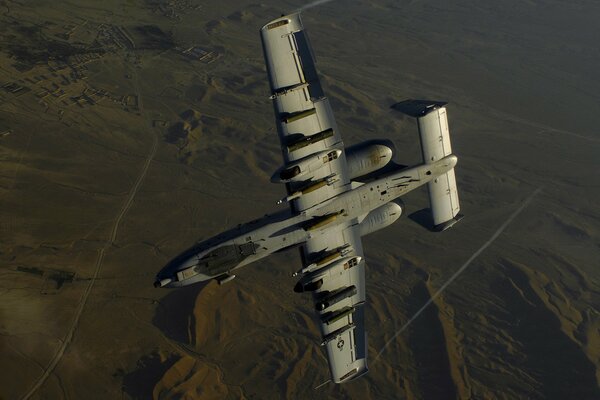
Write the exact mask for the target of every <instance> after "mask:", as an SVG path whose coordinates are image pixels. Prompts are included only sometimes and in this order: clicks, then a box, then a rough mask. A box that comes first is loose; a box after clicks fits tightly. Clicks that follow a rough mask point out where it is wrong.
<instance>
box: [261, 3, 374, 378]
mask: <svg viewBox="0 0 600 400" xmlns="http://www.w3.org/2000/svg"><path fill="white" fill-rule="evenodd" d="M261 38H262V42H263V48H264V54H265V61H266V65H267V72H268V75H269V82H270V86H271V92H272V96H271V99H272V100H273V105H274V108H275V118H276V122H277V132H278V134H279V140H280V143H281V151H282V153H283V159H284V166H283V167H282V168H280V169H279V170H278V171H277V172H276V174H275V175H274V176H273V178H272V180H273V181H280V182H286V183H287V185H286V186H287V190H288V196H287V197H286V200H287V201H289V202H290V206H291V209H292V211H294V212H296V213H300V212H305V213H307V215H308V216H310V217H312V218H311V219H309V221H307V224H306V226H305V230H307V231H308V232H309V234H310V237H309V239H308V240H307V241H306V242H305V243H304V244H303V245H302V259H303V271H302V272H303V276H302V278H301V279H300V281H299V282H298V284H297V285H296V287H295V288H294V290H295V291H311V292H313V295H314V300H315V307H316V309H317V310H316V311H317V312H318V314H319V320H320V328H321V333H322V335H323V339H322V343H321V344H322V345H323V346H324V347H325V348H326V350H327V356H328V359H329V368H330V371H331V379H332V380H333V381H334V382H335V383H341V382H346V381H348V380H351V379H354V378H357V377H359V376H361V375H362V374H364V373H366V372H367V370H368V369H367V340H366V333H365V327H364V307H363V305H364V302H365V296H366V294H365V262H364V260H362V256H363V251H362V244H361V239H360V232H359V228H358V221H357V220H352V221H350V222H343V223H338V224H331V225H329V224H330V223H331V222H332V221H333V220H335V218H336V217H337V216H338V215H340V214H343V212H344V210H339V212H338V213H334V214H329V215H311V212H312V210H314V207H315V206H316V205H318V204H320V203H322V202H325V201H327V200H329V199H331V198H333V197H334V196H337V195H339V194H340V193H343V192H344V191H347V190H349V189H350V188H351V187H352V184H351V183H350V179H349V175H348V171H347V164H346V159H345V152H344V144H343V142H342V139H341V135H340V133H339V132H338V129H337V126H336V124H335V119H334V117H333V112H332V110H331V106H330V105H329V100H328V99H327V98H326V97H325V96H324V94H323V90H322V88H321V84H320V82H319V79H318V76H317V72H316V68H315V65H314V58H313V56H312V52H311V50H310V45H309V42H308V37H307V36H306V32H305V31H304V29H303V26H302V22H301V20H300V15H299V14H292V15H288V16H284V17H281V18H278V19H275V20H273V21H271V22H270V23H268V24H267V25H265V26H264V27H263V28H262V29H261ZM311 160H312V161H311ZM311 163H316V164H311ZM311 165H317V167H316V168H315V169H314V171H313V170H311ZM305 171H308V172H305ZM296 176H298V178H299V179H294V178H295V177H296ZM325 275H326V276H325Z"/></svg>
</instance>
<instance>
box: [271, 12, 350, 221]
mask: <svg viewBox="0 0 600 400" xmlns="http://www.w3.org/2000/svg"><path fill="white" fill-rule="evenodd" d="M261 38H262V42H263V49H264V54H265V61H266V65H267V72H268V75H269V83H270V86H271V99H272V100H273V106H274V108H275V119H276V124H277V132H278V134H279V140H280V143H281V151H282V153H283V160H284V164H285V165H290V164H293V163H294V162H297V161H298V160H302V159H305V158H306V157H308V156H310V155H314V154H318V153H323V154H325V156H327V153H328V152H329V154H328V155H329V160H328V162H327V163H326V165H324V166H323V167H322V168H319V169H317V170H316V171H315V172H314V173H313V174H311V175H310V176H307V177H306V178H307V179H308V178H310V179H309V180H304V179H303V182H291V183H288V184H287V189H288V200H289V201H290V205H291V207H292V210H294V211H303V210H306V209H308V208H310V207H312V206H314V205H316V204H318V203H320V202H322V201H325V200H327V199H330V198H332V197H333V196H335V195H337V194H339V193H341V192H343V191H346V190H348V189H349V179H348V172H347V166H346V159H345V154H344V151H343V150H344V144H343V142H342V138H341V136H340V133H339V131H338V129H337V125H336V123H335V119H334V117H333V112H332V110H331V106H330V105H329V100H328V99H327V98H326V97H325V96H324V94H323V89H322V88H321V83H320V82H319V78H318V76H317V71H316V68H315V63H314V58H313V55H312V51H311V48H310V44H309V41H308V37H307V35H306V32H305V31H304V28H303V26H302V21H301V20H300V15H299V14H292V15H288V16H285V17H281V18H278V19H275V20H273V21H271V22H270V23H268V24H267V25H265V26H264V27H263V28H262V29H261ZM336 150H339V151H341V153H339V154H338V153H335V155H333V152H334V151H336ZM317 189H318V190H317Z"/></svg>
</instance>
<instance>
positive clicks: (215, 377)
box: [0, 0, 600, 400]
mask: <svg viewBox="0 0 600 400" xmlns="http://www.w3.org/2000/svg"><path fill="white" fill-rule="evenodd" d="M304 4H305V3H303V2H301V1H283V2H277V1H271V0H265V1H263V2H254V1H228V0H224V1H220V2H209V1H201V0H169V1H167V0H146V1H144V0H132V1H127V2H122V1H115V0H109V1H104V2H92V1H72V0H68V1H47V0H43V1H37V0H36V1H27V2H26V1H7V0H0V26H1V27H2V29H0V371H2V372H1V373H0V399H152V398H154V399H279V398H281V399H424V400H428V399H598V398H600V389H599V384H600V315H599V312H600V204H599V203H598V200H597V199H598V198H600V175H599V173H598V171H599V169H600V132H599V131H598V126H600V78H599V75H598V65H600V51H599V49H598V44H597V43H598V38H599V37H600V25H599V24H598V21H599V20H600V4H598V3H597V2H595V1H591V0H576V1H566V0H564V1H563V0H549V1H543V2H542V1H537V0H531V1H517V0H507V1H504V2H481V1H472V0H470V1H467V0H458V1H454V2H445V1H442V0H427V1H416V0H407V1H397V0H365V1H351V0H338V1H333V2H329V3H326V4H322V5H320V6H319V7H314V8H310V9H307V10H305V11H304V12H303V21H304V25H305V27H306V29H307V31H308V32H309V35H310V39H311V43H312V47H313V51H314V53H315V56H316V60H317V68H318V70H319V73H320V76H321V82H322V84H323V87H324V90H325V93H326V95H327V96H328V97H329V98H330V100H331V103H332V107H333V109H334V112H335V115H336V120H337V123H338V125H339V128H340V130H341V131H342V135H343V137H344V141H345V143H346V145H351V144H354V143H358V142H360V141H364V140H367V139H372V138H389V139H391V140H393V141H394V143H395V144H396V150H397V152H396V154H395V160H396V161H397V162H398V163H402V164H416V163H419V162H421V156H420V146H419V140H418V133H417V128H416V124H415V122H414V120H413V119H411V118H408V117H403V116H402V115H401V114H399V113H398V112H397V111H395V110H393V109H392V108H390V106H391V105H393V104H394V103H396V102H399V101H402V100H405V99H410V98H418V99H423V98H426V99H434V100H445V101H448V102H449V104H448V106H447V108H448V114H449V123H450V132H451V138H452V145H453V150H454V152H455V153H456V154H457V155H458V157H459V164H458V166H457V168H456V175H457V181H458V187H459V195H460V199H461V208H462V213H463V214H464V215H465V217H464V219H463V220H462V221H461V222H460V223H458V224H457V225H456V226H455V227H453V228H452V229H451V230H449V231H446V232H443V233H441V234H440V233H432V232H429V231H427V230H426V229H424V228H423V227H422V226H420V225H418V224H416V223H415V222H414V221H413V220H412V219H411V218H408V217H406V216H403V217H402V218H401V219H400V220H399V221H397V222H396V223H395V224H394V225H392V226H390V227H388V228H386V229H384V230H381V231H379V232H376V233H374V234H372V235H370V236H367V237H365V238H364V239H363V245H364V249H365V256H366V258H367V264H368V268H367V293H368V298H367V304H366V315H367V321H366V327H367V330H368V338H369V355H370V363H369V366H370V372H369V374H368V375H366V376H365V377H362V378H360V379H358V380H356V381H353V382H351V383H348V384H344V385H341V386H336V385H333V384H326V385H323V386H321V387H319V388H318V389H315V387H317V386H319V385H321V383H323V382H325V381H327V380H328V379H329V371H328V367H327V360H326V356H325V354H324V353H323V351H322V349H321V348H320V346H319V345H318V343H319V340H320V335H319V330H318V327H317V321H316V318H315V315H314V313H313V304H312V300H311V299H310V298H309V297H308V296H302V295H297V294H296V293H293V291H292V288H293V286H294V284H295V282H296V281H295V279H294V278H291V273H292V272H293V271H295V270H297V269H298V267H299V266H300V259H299V257H298V256H297V252H296V251H290V252H288V253H281V254H276V255H274V256H272V257H270V258H268V259H266V260H265V261H264V262H260V263H257V264H253V265H250V266H248V267H245V268H244V269H242V270H240V271H239V273H238V274H237V275H238V277H237V278H236V279H235V280H234V281H232V282H230V283H228V284H226V285H222V286H219V285H217V284H216V283H215V282H210V283H208V284H199V285H195V286H191V287H186V288H183V289H180V290H164V289H155V288H154V287H153V286H152V283H153V280H154V276H155V274H156V272H157V271H158V270H160V268H162V267H163V266H164V265H165V264H166V263H167V262H168V261H169V260H170V259H171V258H173V257H174V256H176V255H177V254H178V253H179V252H180V251H182V250H184V249H185V248H187V247H189V246H190V245H191V244H192V243H194V242H195V241H197V240H200V239H204V238H208V237H210V236H213V235H215V234H217V233H219V232H221V231H222V230H225V229H228V228H230V227H232V226H235V225H237V224H238V223H241V222H246V221H249V220H252V219H254V218H256V217H259V216H262V215H263V214H265V213H267V212H272V211H273V210H274V209H276V208H277V207H284V206H285V205H281V206H277V205H275V202H276V201H277V199H279V198H281V197H282V196H283V194H284V192H285V189H284V188H283V187H282V186H277V185H275V184H272V183H270V182H269V178H270V176H271V174H272V173H273V171H274V170H275V169H277V168H278V167H279V165H280V163H281V153H280V148H279V143H278V142H277V134H276V131H275V125H274V117H273V109H272V105H271V100H269V87H268V81H267V76H266V70H265V67H264V60H263V56H262V48H261V44H260V38H259V34H258V30H259V29H260V27H262V26H263V25H264V24H265V23H267V22H268V21H270V20H271V19H273V18H275V17H278V16H279V15H281V14H282V13H288V12H291V11H294V10H297V9H298V8H300V7H301V6H303V5H304ZM536 190H540V191H539V192H538V193H537V194H536V195H535V196H534V197H533V198H532V199H531V202H530V203H529V204H528V205H527V207H526V208H524V209H523V211H522V212H521V213H520V214H519V215H518V217H517V218H515V220H514V221H512V222H511V223H510V225H508V226H507V227H506V229H505V230H504V231H503V232H502V233H501V235H500V236H498V238H497V239H496V240H495V241H494V242H493V243H492V244H490V245H489V247H487V248H486V249H485V250H484V251H483V252H482V253H481V254H480V255H479V256H478V257H477V258H476V259H475V260H474V261H473V262H472V263H471V264H470V265H469V266H468V268H467V269H465V270H464V272H462V273H461V274H460V276H458V277H457V278H456V279H455V280H454V281H453V282H452V283H451V284H450V285H449V286H448V287H447V288H446V289H445V291H444V292H443V293H442V294H441V295H439V296H436V297H435V298H434V300H433V302H432V304H431V305H430V306H429V307H428V308H426V309H425V310H424V311H423V312H422V313H421V314H420V315H419V317H418V318H416V319H415V320H414V321H413V322H412V323H411V324H410V325H409V326H408V327H406V328H405V329H403V330H402V332H400V334H398V335H397V336H396V334H397V333H398V331H399V330H400V329H402V328H403V327H404V326H405V324H406V323H407V321H409V320H410V319H411V317H412V316H413V315H414V314H415V313H416V312H417V311H418V310H419V309H420V308H421V307H422V306H423V304H425V303H426V302H428V301H429V300H431V299H432V296H435V293H436V292H437V291H438V290H439V289H440V288H441V287H442V286H443V285H444V283H445V282H447V281H448V279H450V278H451V277H452V275H453V274H454V273H455V271H457V270H458V269H459V268H460V267H461V266H462V265H464V263H465V262H466V261H467V260H468V259H469V258H470V257H471V256H472V255H473V254H474V253H475V252H476V251H477V250H478V249H480V248H481V246H483V245H484V243H486V241H487V240H489V239H490V238H491V237H492V236H493V235H494V233H495V232H496V231H497V229H498V228H499V227H500V226H501V225H502V224H503V223H504V222H505V221H506V220H507V218H509V216H510V215H511V213H513V212H514V211H515V210H516V209H518V207H520V206H521V205H522V204H523V202H524V201H526V199H528V198H531V197H530V196H531V195H532V193H535V191H536ZM403 200H404V202H405V203H406V206H407V210H406V214H407V215H409V214H412V213H415V212H418V211H419V210H421V209H423V208H424V207H427V205H428V202H427V194H426V191H425V189H423V190H419V191H416V192H413V193H410V194H409V195H407V196H405V197H404V198H403ZM392 338H393V340H392V341H391V342H390V344H389V346H387V347H385V348H384V345H385V344H386V343H387V342H388V341H390V339H392ZM382 350H383V351H382ZM380 352H381V355H380V356H379V357H376V356H377V354H378V353H380Z"/></svg>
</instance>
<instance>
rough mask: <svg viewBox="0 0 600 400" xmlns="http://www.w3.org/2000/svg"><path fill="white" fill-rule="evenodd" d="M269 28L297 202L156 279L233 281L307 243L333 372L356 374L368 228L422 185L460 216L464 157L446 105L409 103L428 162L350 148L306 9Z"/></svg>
mask: <svg viewBox="0 0 600 400" xmlns="http://www.w3.org/2000/svg"><path fill="white" fill-rule="evenodd" d="M260 35H261V39H262V44H263V48H264V56H265V61H266V65H267V72H268V76H269V82H270V86H271V99H272V100H273V106H274V109H275V120H276V124H277V132H278V135H279V140H280V142H281V150H282V153H283V166H282V167H281V168H279V169H278V170H277V171H276V172H275V173H274V174H273V176H272V178H271V180H272V182H277V183H283V184H285V187H286V189H287V196H286V197H284V198H283V199H282V200H280V203H283V202H287V203H288V204H289V209H286V210H282V211H279V212H277V213H275V214H273V215H265V216H264V217H263V218H260V219H258V220H255V221H252V222H249V223H246V224H242V225H239V226H237V227H236V228H233V229H231V230H229V231H227V232H224V233H221V234H220V235H217V236H215V237H212V238H210V239H208V240H204V241H201V242H198V243H197V244H195V245H194V246H192V247H191V248H190V249H188V250H186V251H185V252H183V253H182V254H181V255H179V256H178V257H176V258H175V259H173V260H172V261H171V262H170V263H169V264H167V266H165V268H163V269H162V270H161V271H160V272H159V273H158V275H157V278H156V282H155V286H157V287H181V286H187V285H191V284H193V283H196V282H201V281H206V280H209V279H216V280H217V281H218V282H219V283H220V284H222V283H225V282H228V281H230V280H232V279H233V278H235V275H233V272H234V271H235V270H236V269H238V268H240V267H242V266H244V265H247V264H250V263H253V262H255V261H258V260H260V259H262V258H264V257H266V256H268V255H270V254H273V253H275V252H278V251H281V250H284V249H289V248H292V247H300V248H301V255H302V257H301V258H302V267H301V268H299V270H298V271H297V272H296V273H295V274H294V275H295V276H298V277H299V279H298V282H297V283H296V285H295V287H294V291H296V292H312V295H313V299H314V302H315V310H316V313H318V319H319V321H320V327H321V333H322V342H321V345H322V346H324V347H325V349H326V351H327V355H328V359H329V367H330V371H331V380H332V381H333V382H335V383H342V382H347V381H349V380H352V379H356V378H358V377H359V376H361V375H363V374H365V373H366V372H367V370H368V369H367V338H366V330H365V318H364V310H365V307H364V304H365V299H366V293H365V268H366V260H365V257H364V253H363V248H362V244H361V237H362V236H364V235H368V234H369V233H371V232H374V231H377V230H379V229H381V228H384V227H386V226H388V225H390V224H391V223H393V222H394V221H396V220H397V219H398V217H400V214H401V213H402V211H403V204H402V202H400V201H399V199H398V198H399V197H400V196H402V195H404V194H406V193H408V192H410V191H411V190H413V189H416V188H418V187H420V186H422V185H427V186H428V189H429V199H430V207H431V212H432V219H433V224H434V225H435V228H437V229H438V230H443V229H445V228H447V227H449V226H451V225H452V224H454V223H455V222H456V221H457V218H458V217H457V214H458V211H459V203H458V195H457V190H456V180H455V175H454V166H455V165H456V161H457V158H456V156H455V155H453V154H452V152H451V148H450V138H449V132H448V121H447V114H446V109H445V107H444V106H443V105H444V103H436V102H426V101H413V102H405V103H403V105H402V107H401V108H403V109H404V111H405V112H406V113H408V114H410V115H412V116H414V117H416V118H417V123H418V124H417V125H418V127H419V133H420V137H421V147H422V152H423V163H422V164H421V165H417V166H413V167H409V168H407V167H401V166H395V167H394V168H389V167H390V166H394V164H391V163H390V162H391V160H392V156H393V150H392V149H393V146H392V145H391V144H390V143H389V142H387V141H368V142H365V143H361V144H358V145H354V146H351V147H349V148H344V144H343V142H342V138H341V136H340V132H339V130H338V128H337V126H336V123H335V120H334V117H333V114H332V111H331V106H330V105H329V100H328V99H327V98H326V97H325V95H324V93H323V90H322V88H321V84H320V83H319V79H318V76H317V72H316V69H315V65H314V60H313V56H312V52H311V50H310V47H309V42H308V39H307V36H306V32H305V31H304V29H303V26H302V22H301V20H300V15H299V14H292V15H287V16H282V17H280V18H277V19H275V20H273V21H271V22H269V23H268V24H266V25H265V26H264V27H263V28H262V29H261V30H260ZM386 166H387V167H386ZM384 167H386V168H385V171H384V172H382V171H381V170H382V169H383V168H384ZM378 172H379V176H378ZM367 176H368V178H369V179H364V177H367ZM397 199H398V200H397Z"/></svg>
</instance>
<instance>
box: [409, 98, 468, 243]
mask: <svg viewBox="0 0 600 400" xmlns="http://www.w3.org/2000/svg"><path fill="white" fill-rule="evenodd" d="M445 104H446V103H441V102H424V103H423V104H422V111H421V113H420V115H418V116H417V124H418V126H419V135H420V137H421V149H422V151H423V162H424V163H425V164H430V163H434V162H435V161H438V160H439V159H441V158H443V157H446V156H448V155H450V154H452V147H451V145H450V131H449V129H448V115H447V112H446V107H444V105H445ZM427 188H428V190H429V204H430V206H431V216H432V219H433V229H434V230H436V231H443V230H446V229H448V228H450V227H451V226H452V225H454V224H455V223H456V222H458V221H459V220H460V219H461V218H462V215H460V214H459V211H460V204H459V201H458V190H457V188H456V177H455V175H454V168H453V169H451V170H450V171H448V172H447V173H445V174H443V175H440V176H438V177H437V178H435V179H434V180H433V181H431V182H429V183H428V184H427Z"/></svg>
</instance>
